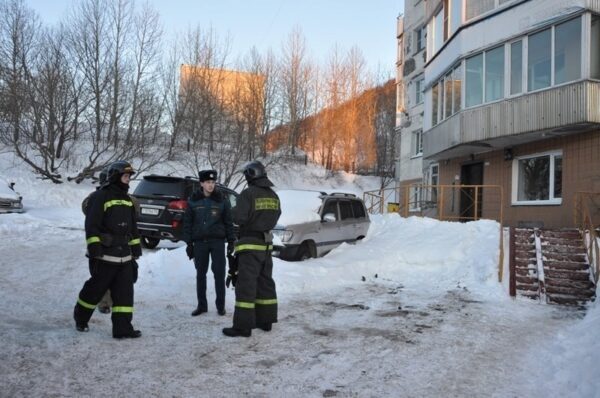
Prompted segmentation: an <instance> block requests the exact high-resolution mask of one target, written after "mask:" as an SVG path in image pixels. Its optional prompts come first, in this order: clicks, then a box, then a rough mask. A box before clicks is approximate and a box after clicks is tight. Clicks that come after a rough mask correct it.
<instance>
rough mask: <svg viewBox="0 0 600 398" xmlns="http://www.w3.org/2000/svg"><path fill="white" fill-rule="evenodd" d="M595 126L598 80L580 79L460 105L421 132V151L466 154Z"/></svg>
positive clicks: (438, 155)
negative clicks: (471, 105) (479, 103)
mask: <svg viewBox="0 0 600 398" xmlns="http://www.w3.org/2000/svg"><path fill="white" fill-rule="evenodd" d="M597 128H600V82H598V81H589V80H583V81H578V82H575V83H570V84H566V85H563V86H559V87H553V88H550V89H546V90H543V91H538V92H534V93H529V94H525V95H522V96H519V97H515V98H509V99H504V100H502V101H498V102H494V103H490V104H486V105H482V106H478V107H476V108H470V109H465V110H462V111H461V112H459V113H457V114H455V115H453V116H451V117H449V118H447V119H445V120H444V121H442V122H440V123H439V124H438V125H436V126H434V127H432V128H431V129H429V130H428V131H426V132H425V133H424V134H423V156H424V158H426V159H431V160H440V159H450V158H454V157H461V156H467V155H470V154H473V153H480V152H486V151H490V150H494V149H500V148H505V147H509V146H515V145H519V144H524V143H527V142H532V141H537V140H540V139H543V138H545V137H547V136H558V135H569V134H576V133H581V132H584V131H589V130H592V129H597Z"/></svg>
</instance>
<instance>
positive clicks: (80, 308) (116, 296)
mask: <svg viewBox="0 0 600 398" xmlns="http://www.w3.org/2000/svg"><path fill="white" fill-rule="evenodd" d="M92 261H93V262H92V263H90V270H91V272H92V277H91V278H90V279H88V280H87V281H86V282H85V283H84V285H83V288H82V289H81V291H80V292H79V297H78V299H77V303H76V304H75V311H74V318H75V322H77V323H85V324H87V323H88V322H89V320H90V318H91V317H92V314H93V313H94V310H95V309H96V306H97V305H98V303H99V302H100V299H101V298H102V296H103V295H104V293H105V292H106V290H107V289H110V291H111V296H112V299H113V307H112V316H111V320H112V325H113V335H124V334H128V333H130V332H131V331H132V330H133V326H132V325H131V319H132V317H133V264H132V262H131V261H129V262H126V263H121V264H119V263H111V262H107V261H102V260H97V259H93V260H92Z"/></svg>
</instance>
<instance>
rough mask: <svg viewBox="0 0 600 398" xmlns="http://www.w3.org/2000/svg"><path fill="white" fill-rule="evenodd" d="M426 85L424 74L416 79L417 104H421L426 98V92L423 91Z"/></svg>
mask: <svg viewBox="0 0 600 398" xmlns="http://www.w3.org/2000/svg"><path fill="white" fill-rule="evenodd" d="M424 87H425V78H424V77H422V76H421V77H417V78H416V79H415V105H420V104H422V103H423V101H424V100H425V92H424V91H423V88H424ZM419 91H420V93H421V95H419Z"/></svg>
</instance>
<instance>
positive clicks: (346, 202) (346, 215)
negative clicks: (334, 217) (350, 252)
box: [339, 199, 356, 243]
mask: <svg viewBox="0 0 600 398" xmlns="http://www.w3.org/2000/svg"><path fill="white" fill-rule="evenodd" d="M339 207H340V240H342V241H344V242H348V243H353V242H354V241H355V240H356V234H355V230H354V229H355V228H354V224H355V219H354V214H353V212H352V202H351V201H350V199H340V202H339Z"/></svg>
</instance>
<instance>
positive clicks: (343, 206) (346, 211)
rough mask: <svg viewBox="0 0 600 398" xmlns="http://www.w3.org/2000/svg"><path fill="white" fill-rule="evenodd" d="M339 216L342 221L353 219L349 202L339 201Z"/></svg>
mask: <svg viewBox="0 0 600 398" xmlns="http://www.w3.org/2000/svg"><path fill="white" fill-rule="evenodd" d="M340 215H341V219H342V220H347V219H349V218H353V217H354V216H353V215H352V204H351V203H350V201H349V200H340Z"/></svg>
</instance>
